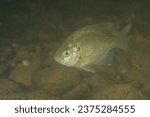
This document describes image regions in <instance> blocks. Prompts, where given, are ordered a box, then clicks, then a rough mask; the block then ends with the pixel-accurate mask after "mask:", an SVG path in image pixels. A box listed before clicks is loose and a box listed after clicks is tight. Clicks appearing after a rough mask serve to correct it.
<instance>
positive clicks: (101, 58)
mask: <svg viewBox="0 0 150 117" xmlns="http://www.w3.org/2000/svg"><path fill="white" fill-rule="evenodd" d="M130 28H131V24H127V25H126V26H125V27H124V28H122V29H119V31H114V30H115V25H114V24H113V23H110V22H106V23H100V24H93V25H88V26H85V27H83V28H80V29H78V30H77V31H75V32H73V33H72V34H70V35H69V36H68V37H67V38H66V39H65V40H64V41H63V42H62V44H61V45H60V46H59V47H58V48H57V49H56V52H55V54H54V60H55V61H57V62H58V63H60V64H62V65H65V66H68V67H76V68H78V69H80V70H85V71H88V72H92V73H95V72H96V70H95V68H94V67H93V66H94V65H103V64H107V63H108V62H109V61H111V60H112V58H113V54H114V52H113V50H114V48H121V49H123V50H125V51H126V50H127V49H128V43H127V39H126V38H127V35H128V33H129V30H130Z"/></svg>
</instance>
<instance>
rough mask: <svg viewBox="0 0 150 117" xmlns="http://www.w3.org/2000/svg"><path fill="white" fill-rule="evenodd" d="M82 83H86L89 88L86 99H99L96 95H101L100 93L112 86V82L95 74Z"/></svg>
mask: <svg viewBox="0 0 150 117" xmlns="http://www.w3.org/2000/svg"><path fill="white" fill-rule="evenodd" d="M83 82H85V83H87V84H88V85H89V87H90V92H89V93H88V96H87V99H99V97H98V96H97V95H98V94H101V92H103V91H104V90H106V89H108V88H109V87H110V86H112V85H113V84H114V82H113V81H111V80H109V79H107V78H104V77H101V76H99V75H97V74H96V75H94V76H92V77H90V78H87V79H85V81H83Z"/></svg>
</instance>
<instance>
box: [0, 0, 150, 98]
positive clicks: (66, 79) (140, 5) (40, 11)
mask: <svg viewBox="0 0 150 117" xmlns="http://www.w3.org/2000/svg"><path fill="white" fill-rule="evenodd" d="M149 6H150V2H149V1H148V0H147V1H146V0H143V1H141V0H132V1H131V0H126V1H124V2H121V1H120V2H119V1H117V2H115V1H112V2H111V1H110V0H60V1H55V2H54V1H53V2H52V1H49V0H42V1H41V0H1V1H0V50H1V53H0V99H150V93H149V92H150V61H149V60H150V54H149V53H150V48H149V45H150V34H149V27H150V22H149V21H150V16H149V12H150V7H149ZM102 22H113V23H115V24H116V27H117V26H121V25H124V24H128V23H131V24H132V28H131V31H130V33H129V36H128V39H127V40H128V43H129V50H128V51H127V52H124V51H122V50H121V49H118V48H117V49H115V56H114V59H113V61H112V62H111V65H103V66H95V67H96V71H97V73H94V74H93V73H88V72H85V71H79V70H77V69H76V68H70V67H66V66H62V65H60V64H59V63H57V62H55V61H54V60H53V54H54V52H55V51H56V48H57V47H58V46H59V45H60V44H61V43H62V41H63V40H64V39H65V38H66V37H67V36H68V35H69V34H70V33H72V32H73V31H75V30H77V29H79V28H81V27H83V26H86V25H89V24H96V23H102Z"/></svg>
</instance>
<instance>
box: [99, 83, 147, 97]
mask: <svg viewBox="0 0 150 117" xmlns="http://www.w3.org/2000/svg"><path fill="white" fill-rule="evenodd" d="M97 99H106V100H135V99H145V96H144V95H143V94H142V92H141V91H140V90H139V89H137V88H135V87H133V86H132V85H130V84H116V85H113V86H111V87H109V88H107V89H105V90H104V91H103V92H101V93H98V94H97Z"/></svg>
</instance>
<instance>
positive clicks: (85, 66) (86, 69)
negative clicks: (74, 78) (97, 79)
mask: <svg viewBox="0 0 150 117" xmlns="http://www.w3.org/2000/svg"><path fill="white" fill-rule="evenodd" d="M80 68H81V69H83V70H85V71H88V72H92V73H95V69H94V67H93V66H92V65H84V66H81V67H80Z"/></svg>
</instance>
